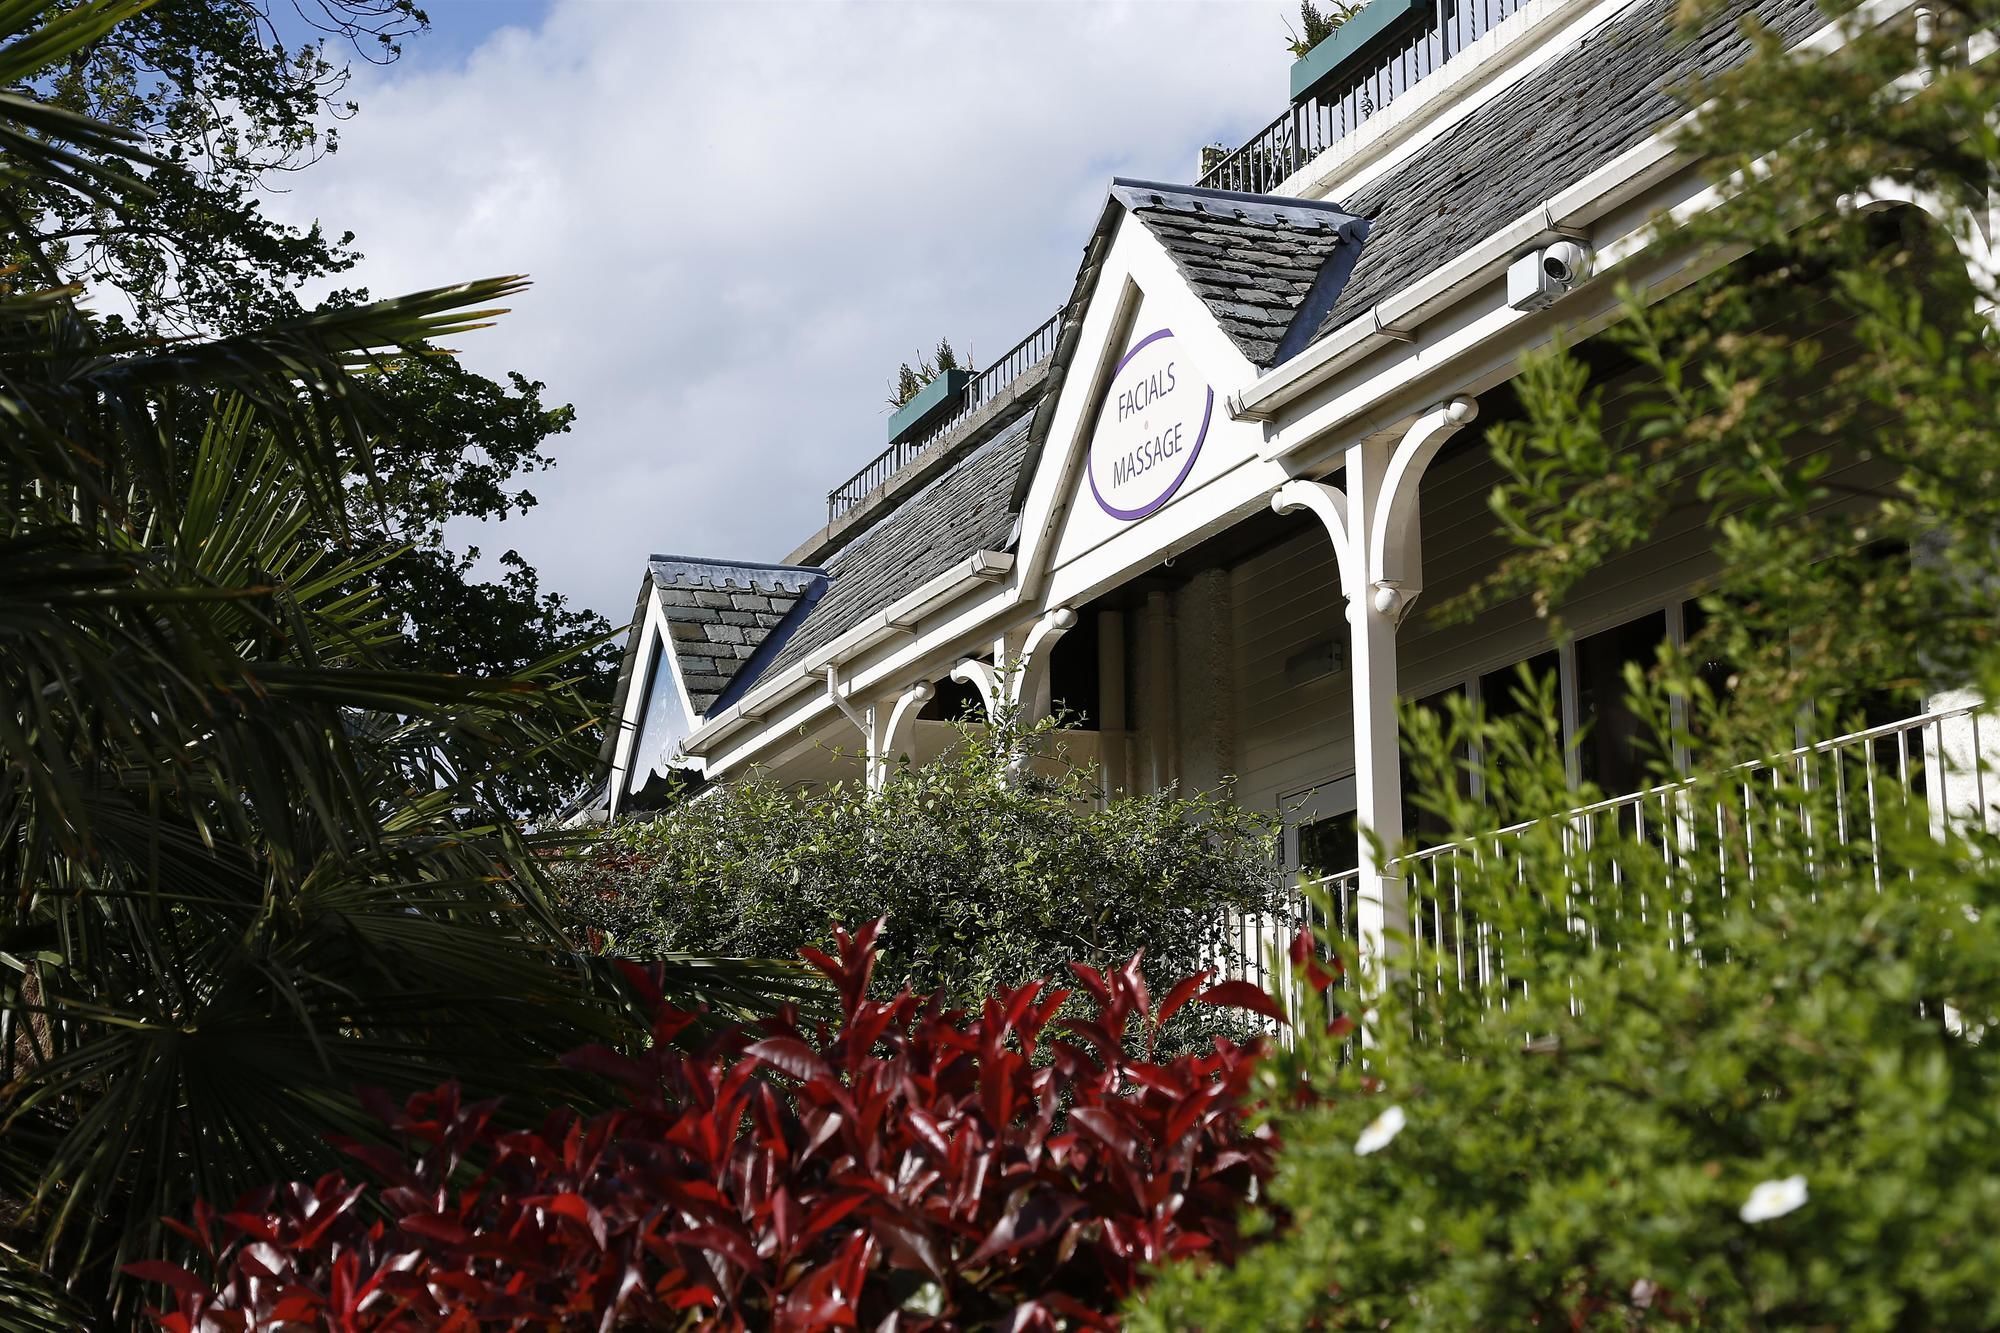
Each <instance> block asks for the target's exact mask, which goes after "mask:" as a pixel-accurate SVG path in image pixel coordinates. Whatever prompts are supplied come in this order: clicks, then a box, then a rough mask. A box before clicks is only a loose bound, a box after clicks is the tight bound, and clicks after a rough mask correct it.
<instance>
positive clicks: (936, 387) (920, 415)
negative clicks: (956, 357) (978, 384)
mask: <svg viewBox="0 0 2000 1333" xmlns="http://www.w3.org/2000/svg"><path fill="white" fill-rule="evenodd" d="M970 383H972V372H971V371H969V370H947V371H944V372H942V373H940V374H939V375H938V377H937V378H936V379H934V380H932V381H931V382H930V383H929V384H926V385H925V386H924V387H923V388H921V389H919V390H917V396H916V397H914V398H912V399H911V400H910V401H909V402H907V403H904V404H903V405H902V406H901V407H899V408H897V409H896V410H895V411H894V412H893V413H891V414H890V416H889V443H891V444H894V443H896V442H897V441H898V440H901V439H903V438H904V437H906V436H910V435H914V434H916V433H917V432H918V431H919V430H922V429H923V428H924V427H925V426H927V425H929V424H930V423H931V421H932V420H934V419H935V418H937V417H940V416H943V415H944V409H945V405H946V404H947V403H950V402H952V401H953V400H955V399H956V398H957V397H958V396H959V394H961V393H963V392H965V386H966V385H968V384H970Z"/></svg>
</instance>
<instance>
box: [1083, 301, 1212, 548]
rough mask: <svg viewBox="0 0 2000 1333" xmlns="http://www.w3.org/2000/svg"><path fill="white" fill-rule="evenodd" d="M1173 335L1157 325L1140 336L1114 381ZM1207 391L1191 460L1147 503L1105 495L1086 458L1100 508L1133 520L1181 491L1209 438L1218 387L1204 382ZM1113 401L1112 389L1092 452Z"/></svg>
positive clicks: (1117, 368) (1085, 471)
mask: <svg viewBox="0 0 2000 1333" xmlns="http://www.w3.org/2000/svg"><path fill="white" fill-rule="evenodd" d="M1173 336H1174V331H1173V330H1172V329H1155V330H1154V331H1153V332H1151V333H1149V334H1147V335H1146V336H1145V337H1143V338H1141V339H1139V341H1138V342H1135V343H1133V344H1132V346H1131V348H1130V349H1128V350H1127V351H1126V353H1125V355H1124V356H1122V357H1120V358H1119V360H1118V364H1117V365H1116V366H1113V367H1112V368H1111V378H1112V380H1113V381H1114V382H1115V381H1116V380H1117V378H1118V376H1119V373H1120V372H1122V371H1123V370H1124V369H1125V367H1126V366H1128V365H1130V364H1131V363H1132V358H1133V357H1135V356H1137V355H1139V353H1140V352H1142V351H1144V350H1145V349H1146V348H1148V347H1150V346H1152V345H1153V344H1154V343H1156V342H1159V341H1160V340H1161V339H1163V338H1171V337H1173ZM1203 392H1204V393H1206V394H1207V396H1208V400H1207V402H1205V403H1204V404H1203V405H1202V409H1201V429H1199V430H1198V431H1196V432H1195V437H1194V447H1193V448H1192V449H1189V450H1188V456H1187V462H1185V463H1183V464H1181V470H1180V471H1179V472H1177V473H1175V474H1174V479H1173V480H1172V481H1170V482H1168V483H1167V487H1166V489H1165V490H1163V491H1161V492H1160V493H1159V494H1158V495H1156V496H1154V497H1153V498H1152V499H1150V500H1148V501H1147V502H1146V503H1145V504H1142V505H1139V506H1136V507H1135V508H1131V509H1120V508H1119V507H1118V506H1117V505H1114V504H1112V503H1111V502H1110V501H1109V500H1107V499H1105V498H1104V492H1103V491H1101V490H1099V489H1098V487H1097V469H1096V468H1095V467H1093V466H1091V462H1092V460H1091V459H1090V458H1086V459H1085V460H1084V465H1083V475H1084V480H1086V481H1088V482H1089V483H1090V495H1091V498H1092V499H1094V500H1096V501H1097V507H1098V508H1099V509H1102V510H1103V511H1104V512H1105V513H1107V514H1109V515H1111V517H1113V518H1116V519H1123V520H1125V521H1126V522H1128V523H1129V522H1131V521H1132V520H1133V519H1138V518H1144V517H1146V515H1148V514H1150V513H1152V512H1153V511H1154V510H1156V509H1158V508H1159V507H1160V506H1161V505H1163V504H1165V503H1166V502H1167V501H1169V500H1171V499H1173V498H1174V495H1175V493H1176V492H1178V491H1179V490H1180V488H1181V483H1182V482H1184V481H1186V480H1187V478H1188V473H1190V472H1192V471H1194V463H1195V460H1196V459H1197V458H1199V457H1201V446H1202V442H1203V441H1204V440H1206V439H1207V438H1208V423H1209V420H1210V419H1211V418H1212V417H1213V416H1214V415H1215V390H1214V389H1213V388H1210V387H1208V386H1203ZM1110 402H1111V395H1110V393H1109V392H1107V393H1106V394H1105V401H1104V403H1103V404H1101V405H1100V406H1099V407H1098V409H1097V415H1098V426H1099V429H1098V430H1097V431H1095V432H1093V433H1092V435H1091V441H1090V451H1091V454H1092V455H1095V453H1096V452H1097V439H1098V436H1099V435H1100V434H1102V427H1103V417H1104V409H1105V407H1107V406H1109V405H1110Z"/></svg>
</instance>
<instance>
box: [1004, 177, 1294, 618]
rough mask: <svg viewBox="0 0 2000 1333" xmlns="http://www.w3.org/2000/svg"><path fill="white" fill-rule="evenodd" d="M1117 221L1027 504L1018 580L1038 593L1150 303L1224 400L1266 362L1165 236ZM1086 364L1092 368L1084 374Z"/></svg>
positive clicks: (1155, 317)
mask: <svg viewBox="0 0 2000 1333" xmlns="http://www.w3.org/2000/svg"><path fill="white" fill-rule="evenodd" d="M1117 226H1118V230H1117V233H1116V234H1115V235H1114V236H1113V238H1112V241H1111V244H1110V245H1109V246H1108V247H1107V248H1106V251H1105V255H1104V260H1103V266H1102V269H1101V271H1100V272H1099V275H1098V279H1097V288H1096V290H1095V292H1093V293H1092V295H1091V299H1090V306H1089V308H1088V309H1087V310H1086V311H1085V313H1084V317H1083V323H1082V327H1081V328H1080V330H1079V331H1078V334H1077V342H1076V348H1075V350H1074V351H1073V352H1072V353H1071V361H1070V370H1069V373H1068V374H1067V375H1066V376H1065V377H1064V378H1063V382H1062V388H1061V389H1060V390H1059V395H1058V397H1057V399H1056V406H1055V411H1054V413H1053V415H1052V416H1051V418H1050V421H1049V430H1048V436H1047V439H1046V441H1045V442H1044V444H1043V446H1042V454H1041V458H1040V460H1039V462H1038V463H1037V465H1036V471H1035V477H1034V480H1033V481H1032V482H1031V483H1030V486H1029V489H1028V499H1027V502H1026V503H1025V504H1024V505H1023V506H1022V511H1021V546H1020V557H1021V563H1020V572H1019V575H1018V579H1017V581H1018V582H1019V584H1020V586H1021V589H1022V593H1023V595H1024V596H1025V597H1028V598H1033V597H1034V596H1035V595H1036V594H1037V592H1039V591H1040V589H1041V586H1042V584H1043V582H1044V580H1045V579H1046V577H1047V575H1048V572H1049V562H1050V559H1051V557H1052V556H1053V555H1054V553H1055V549H1056V547H1057V545H1058V543H1059V538H1060V534H1061V532H1062V529H1063V526H1064V524H1065V522H1066V521H1067V520H1068V518H1069V517H1070V511H1071V506H1072V504H1073V502H1074V501H1075V499H1076V496H1077V494H1078V487H1079V485H1080V484H1081V476H1082V467H1083V460H1084V456H1085V453H1086V451H1087V450H1088V449H1089V447H1090V434H1091V431H1092V430H1093V429H1094V428H1095V426H1096V424H1097V415H1098V406H1099V404H1100V403H1101V402H1102V400H1103V397H1104V394H1105V391H1106V389H1107V387H1108V385H1109V383H1110V378H1111V371H1112V368H1113V367H1114V366H1115V365H1117V364H1118V360H1119V358H1120V357H1122V356H1123V355H1124V354H1125V350H1126V346H1127V342H1128V340H1129V338H1130V336H1131V334H1132V333H1133V332H1134V329H1133V325H1132V321H1133V319H1134V317H1135V315H1136V314H1137V312H1138V310H1139V308H1140V305H1141V302H1142V301H1143V303H1144V307H1145V317H1146V320H1147V322H1148V323H1149V324H1159V325H1166V326H1171V327H1172V328H1173V330H1174V336H1175V338H1176V339H1177V340H1178V339H1186V341H1187V345H1188V347H1189V349H1190V352H1191V354H1192V356H1193V357H1194V358H1195V360H1196V361H1197V362H1198V364H1199V365H1200V366H1201V368H1202V371H1203V373H1205V374H1206V375H1207V376H1208V379H1209V383H1210V384H1211V385H1212V386H1213V387H1214V389H1215V396H1216V400H1217V406H1218V407H1220V406H1221V404H1223V403H1225V402H1227V401H1228V398H1229V395H1230V394H1231V393H1234V392H1237V391H1239V390H1240V389H1242V388H1243V387H1244V386H1247V385H1249V384H1250V383H1251V382H1252V381H1253V380H1254V379H1255V378H1256V376H1257V368H1256V367H1255V366H1253V365H1252V364H1251V363H1250V359H1249V358H1248V357H1246V356H1244V355H1243V353H1242V351H1241V350H1240V349H1239V348H1238V347H1237V346H1236V344H1235V343H1234V342H1233V341H1231V340H1230V337H1229V335H1228V334H1226V333H1224V332H1223V330H1222V326H1221V325H1219V324H1217V323H1216V321H1215V316H1214V314H1213V313H1211V312H1210V310H1209V308H1208V306H1207V304H1206V303H1205V302H1204V301H1203V300H1202V299H1201V298H1200V297H1199V296H1196V295H1195V294H1194V292H1193V291H1192V290H1191V289H1190V288H1189V287H1188V285H1187V279H1186V278H1185V277H1184V276H1183V275H1182V274H1181V271H1180V268H1179V267H1178V266H1177V265H1176V264H1175V263H1174V260H1173V256H1171V255H1170V254H1168V253H1167V250H1166V247H1165V246H1163V245H1161V244H1160V241H1159V238H1157V237H1156V236H1154V235H1153V234H1152V233H1151V232H1149V231H1147V230H1146V227H1145V225H1144V224H1143V223H1141V222H1138V221H1136V220H1135V219H1134V218H1133V217H1132V216H1131V214H1130V213H1129V212H1127V213H1125V214H1124V216H1123V217H1121V218H1120V219H1119V220H1118V224H1117ZM1086 367H1087V368H1088V373H1084V371H1085V368H1086ZM1218 416H1220V413H1218ZM1182 503H1185V501H1183V500H1176V501H1175V502H1174V504H1173V505H1169V506H1167V509H1163V510H1161V511H1160V512H1159V513H1155V514H1152V515H1149V516H1148V517H1147V518H1145V519H1143V520H1141V521H1140V522H1139V523H1136V524H1133V525H1132V529H1131V530H1138V529H1142V528H1147V527H1150V526H1151V525H1152V524H1154V523H1155V522H1157V521H1158V520H1159V519H1160V518H1161V516H1162V515H1163V514H1164V513H1166V512H1167V511H1168V510H1171V509H1172V508H1174V507H1175V506H1177V505H1179V504H1182Z"/></svg>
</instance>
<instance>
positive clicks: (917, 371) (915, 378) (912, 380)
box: [889, 338, 973, 407]
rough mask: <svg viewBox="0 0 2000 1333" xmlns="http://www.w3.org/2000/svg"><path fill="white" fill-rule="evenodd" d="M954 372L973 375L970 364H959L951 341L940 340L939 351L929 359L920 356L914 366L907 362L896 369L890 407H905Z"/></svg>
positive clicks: (946, 339) (947, 339)
mask: <svg viewBox="0 0 2000 1333" xmlns="http://www.w3.org/2000/svg"><path fill="white" fill-rule="evenodd" d="M953 371H960V372H963V373H964V374H967V375H970V374H972V373H973V369H972V366H971V365H970V364H969V363H968V364H964V365H961V364H960V363H959V359H958V352H957V351H956V350H955V349H954V348H953V347H952V345H951V339H949V338H940V339H938V345H937V350H936V351H935V352H933V353H931V355H930V357H929V358H928V359H926V358H924V357H923V356H921V355H919V356H918V357H917V363H916V364H915V365H914V366H913V365H911V364H910V363H909V362H907V361H905V362H904V363H903V364H902V365H900V366H898V367H896V380H895V387H894V388H893V389H892V390H891V391H890V393H889V406H891V407H902V406H904V405H905V404H907V403H908V402H909V401H910V400H911V399H913V398H915V397H916V396H917V395H918V394H920V393H922V392H923V391H924V389H925V387H926V386H928V385H929V384H930V382H931V381H932V380H935V379H937V378H938V377H939V376H940V375H943V376H947V377H949V376H950V375H951V373H952V372H953Z"/></svg>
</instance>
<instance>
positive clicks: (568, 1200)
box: [548, 1194, 606, 1250]
mask: <svg viewBox="0 0 2000 1333" xmlns="http://www.w3.org/2000/svg"><path fill="white" fill-rule="evenodd" d="M548 1209H549V1211H550V1212H552V1213H554V1214H555V1215H556V1216H558V1217H567V1218H569V1219H570V1220H571V1221H573V1222H580V1223H582V1224H583V1226H584V1227H585V1228H586V1229H587V1230H588V1231H589V1232H590V1238H591V1239H592V1240H594V1241H596V1242H597V1248H598V1249H600V1250H601V1249H603V1248H604V1242H605V1236H606V1232H605V1229H604V1214H602V1213H600V1212H598V1211H597V1209H595V1208H593V1207H591V1204H590V1200H588V1199H586V1198H584V1197H583V1196H582V1195H581V1194H558V1195H556V1197H555V1198H553V1199H551V1200H549V1203H548Z"/></svg>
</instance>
